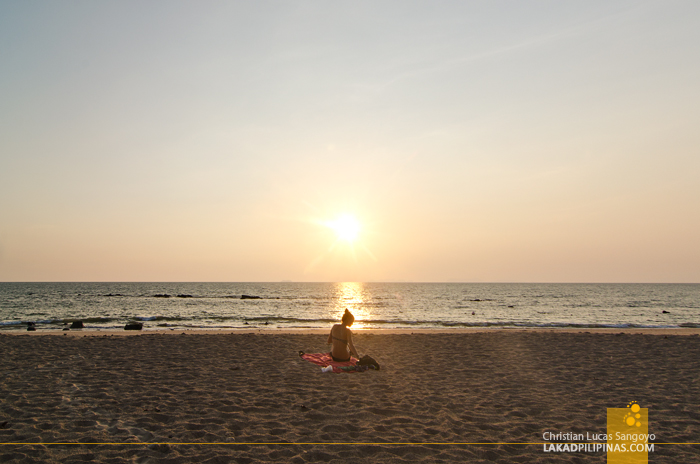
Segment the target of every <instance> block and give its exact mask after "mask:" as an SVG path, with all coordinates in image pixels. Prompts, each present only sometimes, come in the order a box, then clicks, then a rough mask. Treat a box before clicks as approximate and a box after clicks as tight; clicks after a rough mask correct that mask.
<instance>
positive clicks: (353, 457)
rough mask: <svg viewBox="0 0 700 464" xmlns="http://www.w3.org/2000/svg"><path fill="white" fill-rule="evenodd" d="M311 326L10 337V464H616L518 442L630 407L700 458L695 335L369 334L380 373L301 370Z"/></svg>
mask: <svg viewBox="0 0 700 464" xmlns="http://www.w3.org/2000/svg"><path fill="white" fill-rule="evenodd" d="M311 332H312V333H308V331H306V332H301V333H300V332H295V331H286V332H275V331H267V332H259V333H258V332H252V333H241V332H230V333H220V332H210V331H201V332H194V331H185V332H184V333H182V332H147V331H145V332H142V333H141V332H125V331H120V332H118V333H104V332H83V331H75V330H74V331H70V332H66V333H67V334H69V335H65V336H63V334H60V335H61V336H43V335H42V334H41V333H39V332H36V333H27V334H22V335H8V334H2V335H0V353H1V358H0V361H1V367H0V375H1V377H0V392H2V395H1V396H2V398H0V442H2V443H3V444H2V445H0V462H78V461H80V462H84V461H86V460H90V459H92V460H97V461H100V462H114V463H121V462H163V463H169V462H172V463H179V462H182V463H185V462H211V463H217V462H241V463H247V462H256V461H266V462H269V461H276V462H297V463H302V462H343V463H345V462H503V463H506V462H508V463H510V462H543V463H544V462H599V463H603V462H605V461H606V457H605V454H604V453H581V452H579V453H545V452H544V451H543V446H542V445H541V444H540V445H521V444H516V443H543V433H544V432H554V433H558V432H574V433H586V432H592V433H605V431H606V408H608V407H625V406H626V405H627V404H628V403H629V402H630V401H637V402H638V403H639V404H640V405H642V406H643V407H646V408H649V416H650V419H649V424H650V425H649V431H650V432H651V433H654V434H655V435H656V443H657V445H656V446H655V452H654V453H653V454H650V458H649V459H650V462H668V463H680V462H688V463H690V462H700V445H663V444H661V443H671V442H673V443H697V442H700V411H699V410H698V407H697V406H698V398H700V369H699V367H700V336H698V335H697V333H698V330H697V329H689V330H659V329H657V330H620V329H616V330H596V331H593V330H590V331H580V330H579V331H573V330H571V331H560V330H523V331H521V330H466V331H421V332H420V333H419V332H418V331H413V332H414V333H411V332H407V331H398V332H376V331H357V332H356V335H355V344H356V346H357V347H358V350H359V351H360V354H370V355H372V356H373V357H375V358H376V359H377V361H378V362H379V363H380V364H381V366H382V369H381V370H380V371H368V372H363V373H354V374H325V373H322V372H321V369H320V368H319V367H318V366H316V365H313V364H311V363H308V362H306V361H303V360H301V359H299V357H298V355H297V352H298V351H299V350H303V351H305V352H308V353H311V352H321V351H326V350H327V349H328V347H327V345H326V344H325V341H326V337H325V335H324V334H325V331H311ZM117 334H118V335H119V336H117ZM121 335H129V336H121ZM39 442H41V443H43V444H40V445H27V444H18V443H39ZM69 442H70V443H81V444H55V443H69ZM52 443H54V444H52ZM90 443H93V444H90ZM95 443H96V444H95ZM459 443H511V444H492V445H466V444H459Z"/></svg>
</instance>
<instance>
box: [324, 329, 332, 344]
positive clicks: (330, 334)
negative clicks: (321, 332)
mask: <svg viewBox="0 0 700 464" xmlns="http://www.w3.org/2000/svg"><path fill="white" fill-rule="evenodd" d="M326 343H328V344H329V345H330V344H331V343H333V329H331V333H329V334H328V341H327V342H326Z"/></svg>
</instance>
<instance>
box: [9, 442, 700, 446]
mask: <svg viewBox="0 0 700 464" xmlns="http://www.w3.org/2000/svg"><path fill="white" fill-rule="evenodd" d="M547 444H562V445H563V444H578V445H581V444H591V445H597V444H605V443H596V442H578V443H576V442H573V443H572V442H566V443H564V442H542V443H495V442H478V443H472V442H469V443H467V442H455V443H447V442H432V443H431V442H428V443H413V442H378V443H362V442H361V443H356V442H318V443H316V442H308V443H306V442H303V443H298V442H206V443H201V442H200V443H197V442H194V443H183V442H121V443H81V442H63V443H43V442H38V443H37V442H33V443H24V442H15V443H0V445H44V446H47V445H120V446H121V445H140V446H143V445H218V446H221V445H237V446H242V445H256V446H261V445H297V446H303V445H373V446H377V445H385V446H386V445H392V446H397V445H404V446H405V445H411V446H424V445H526V446H535V445H547ZM649 444H650V445H700V443H657V442H651V443H649Z"/></svg>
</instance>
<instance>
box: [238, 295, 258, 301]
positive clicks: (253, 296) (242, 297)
mask: <svg viewBox="0 0 700 464" xmlns="http://www.w3.org/2000/svg"><path fill="white" fill-rule="evenodd" d="M241 300H262V297H261V296H255V295H241Z"/></svg>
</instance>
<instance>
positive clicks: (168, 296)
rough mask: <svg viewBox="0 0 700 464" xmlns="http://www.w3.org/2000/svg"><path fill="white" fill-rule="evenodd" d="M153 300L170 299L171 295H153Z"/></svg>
mask: <svg viewBox="0 0 700 464" xmlns="http://www.w3.org/2000/svg"><path fill="white" fill-rule="evenodd" d="M153 298H170V295H168V294H167V293H156V294H155V295H153Z"/></svg>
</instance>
